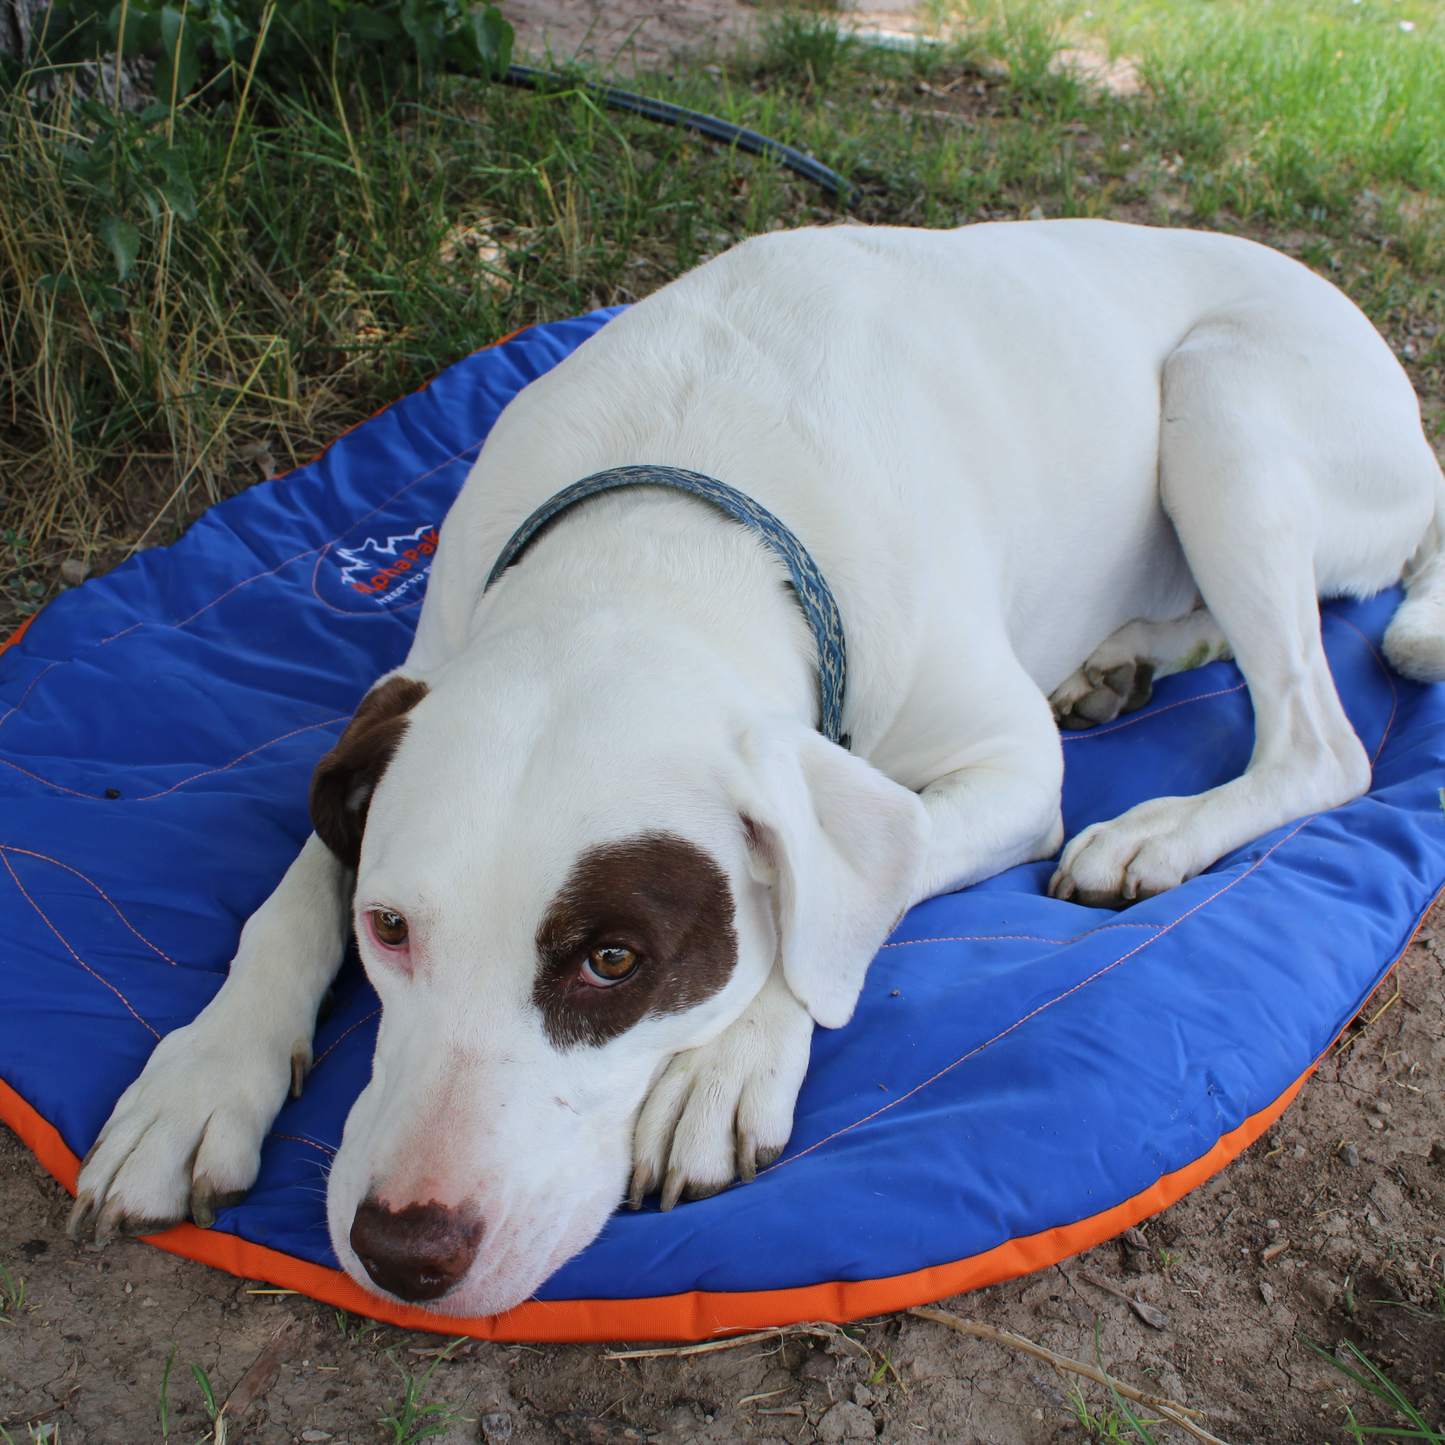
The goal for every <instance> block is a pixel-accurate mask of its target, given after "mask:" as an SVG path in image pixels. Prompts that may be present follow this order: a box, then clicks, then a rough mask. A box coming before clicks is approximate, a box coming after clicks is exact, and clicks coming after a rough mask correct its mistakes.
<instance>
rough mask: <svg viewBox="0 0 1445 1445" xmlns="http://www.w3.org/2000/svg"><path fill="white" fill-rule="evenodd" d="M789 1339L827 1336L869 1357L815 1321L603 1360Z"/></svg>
mask: <svg viewBox="0 0 1445 1445" xmlns="http://www.w3.org/2000/svg"><path fill="white" fill-rule="evenodd" d="M787 1335H827V1336H828V1338H829V1339H834V1340H837V1341H838V1342H839V1343H840V1344H842V1345H844V1346H845V1347H846V1348H847V1349H849V1350H852V1351H853V1352H854V1353H855V1354H859V1355H867V1354H868V1351H867V1349H866V1348H865V1347H864V1346H863V1345H860V1344H859V1343H858V1341H857V1340H855V1339H854V1338H853V1337H852V1336H851V1335H848V1334H845V1333H844V1332H843V1331H842V1330H840V1329H839V1328H838V1326H837V1325H835V1324H830V1323H829V1322H828V1321H827V1320H812V1321H810V1322H809V1323H807V1324H801V1325H783V1326H781V1327H779V1328H778V1329H775V1330H762V1331H761V1332H759V1333H758V1334H755V1335H733V1336H732V1337H731V1338H730V1339H726V1340H705V1341H704V1342H703V1343H702V1344H700V1345H667V1346H664V1347H662V1348H661V1349H656V1350H609V1351H608V1352H607V1353H606V1354H605V1355H603V1356H602V1358H603V1359H604V1360H660V1359H664V1358H672V1357H674V1356H680V1355H705V1354H708V1353H710V1352H711V1351H713V1350H731V1349H735V1348H736V1347H737V1346H738V1345H755V1344H757V1343H758V1342H759V1341H760V1340H774V1339H781V1338H783V1337H784V1336H787Z"/></svg>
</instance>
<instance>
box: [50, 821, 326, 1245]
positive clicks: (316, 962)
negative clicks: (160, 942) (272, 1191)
mask: <svg viewBox="0 0 1445 1445" xmlns="http://www.w3.org/2000/svg"><path fill="white" fill-rule="evenodd" d="M350 888H351V875H350V873H349V872H348V870H347V869H346V868H345V867H344V866H343V865H342V864H341V863H340V862H338V861H337V859H336V857H335V856H334V855H333V854H332V853H331V851H330V850H329V849H328V848H327V847H326V846H325V844H323V843H322V842H321V840H320V839H319V838H317V837H316V836H315V835H314V834H313V835H312V836H311V838H309V839H308V840H307V842H306V845H305V847H303V848H302V850H301V853H300V856H299V857H298V858H297V859H296V861H295V862H294V863H293V864H292V865H291V867H290V868H289V869H288V870H287V872H286V876H285V877H284V878H283V879H282V880H281V882H280V884H279V885H278V886H277V888H276V891H275V892H274V893H273V894H272V895H271V896H270V898H268V899H267V900H266V902H265V903H263V904H262V905H261V907H260V908H258V909H257V910H256V912H255V913H254V914H252V915H251V918H250V919H249V920H248V921H247V923H246V926H245V928H243V929H242V930H241V943H240V947H239V949H238V950H237V953H236V958H235V961H234V962H233V963H232V964H231V971H230V974H229V976H228V977H227V979H226V982H225V983H224V984H222V985H221V989H220V992H218V993H217V994H216V996H215V998H213V999H212V1000H211V1002H210V1003H209V1004H207V1005H206V1007H205V1008H204V1009H202V1010H201V1012H200V1014H199V1015H197V1017H196V1019H195V1020H194V1021H193V1022H192V1023H189V1024H187V1025H185V1027H183V1028H179V1029H176V1030H175V1031H174V1032H173V1033H170V1034H167V1035H166V1037H165V1038H163V1039H162V1040H161V1041H160V1043H159V1044H158V1045H157V1046H156V1049H155V1052H154V1053H153V1054H152V1055H151V1057H150V1061H149V1062H148V1063H147V1064H146V1066H145V1069H144V1071H143V1072H142V1073H141V1076H140V1077H139V1078H138V1079H137V1080H136V1081H135V1082H134V1083H133V1084H132V1085H131V1086H130V1088H128V1089H127V1090H126V1091H125V1093H124V1094H122V1095H121V1097H120V1100H119V1102H118V1103H117V1104H116V1106H115V1109H114V1111H113V1112H112V1114H111V1116H110V1119H109V1120H108V1121H107V1123H106V1125H105V1127H104V1128H103V1129H102V1130H101V1132H100V1137H99V1138H98V1139H97V1140H96V1142H95V1145H94V1147H93V1148H92V1149H91V1151H90V1153H89V1154H88V1155H87V1156H86V1159H85V1162H84V1164H83V1166H82V1168H81V1171H80V1176H79V1178H78V1179H77V1181H76V1200H75V1208H74V1209H73V1210H72V1211H71V1215H70V1224H69V1226H68V1228H69V1232H70V1234H71V1235H72V1236H73V1237H75V1238H88V1237H89V1236H90V1235H92V1234H94V1236H95V1238H96V1239H97V1240H98V1241H100V1242H102V1243H103V1242H104V1241H105V1240H107V1239H108V1238H110V1236H112V1235H113V1234H117V1233H120V1234H151V1233H154V1232H155V1231H157V1230H160V1229H165V1228H167V1227H168V1226H170V1225H172V1224H175V1223H177V1222H178V1221H180V1220H182V1219H184V1218H185V1217H186V1215H187V1214H190V1215H191V1216H192V1217H193V1218H194V1219H195V1221H196V1223H197V1224H199V1225H202V1226H206V1225H210V1224H211V1223H213V1222H214V1220H215V1217H216V1210H217V1208H219V1207H221V1206H223V1205H226V1204H233V1203H235V1202H237V1201H238V1200H239V1199H240V1198H241V1197H242V1196H243V1195H244V1194H245V1193H246V1191H247V1190H248V1189H249V1188H250V1187H251V1185H252V1184H253V1183H254V1182H255V1179H256V1174H257V1171H258V1170H259V1168H260V1164H261V1141H262V1139H263V1138H264V1137H265V1134H266V1131H267V1129H269V1128H270V1127H271V1121H272V1120H273V1119H274V1118H275V1117H276V1114H277V1111H278V1110H279V1109H280V1107H281V1104H282V1101H283V1100H284V1099H285V1097H286V1091H287V1088H288V1087H290V1088H291V1089H292V1090H293V1092H295V1093H298V1094H299V1093H300V1090H301V1084H302V1081H303V1080H304V1079H305V1077H306V1073H307V1071H308V1070H309V1069H310V1067H311V1035H312V1031H313V1029H314V1027H315V1022H316V1009H317V1006H318V1005H319V1003H320V1001H321V997H322V995H323V994H324V993H325V991H326V988H327V985H328V984H329V983H330V982H331V980H332V978H333V977H335V974H336V970H337V969H338V968H339V967H340V965H341V957H342V953H343V951H344V949H345V947H346V938H347V930H348V913H349V899H350Z"/></svg>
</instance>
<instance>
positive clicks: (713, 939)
mask: <svg viewBox="0 0 1445 1445" xmlns="http://www.w3.org/2000/svg"><path fill="white" fill-rule="evenodd" d="M619 951H622V952H624V953H628V954H631V955H633V956H634V958H635V965H634V966H633V967H632V968H631V970H630V971H629V972H627V973H626V974H625V976H623V977H621V978H620V979H619V980H618V981H617V982H615V983H610V984H608V985H607V986H599V985H598V984H597V983H595V982H589V981H588V979H589V976H590V977H592V978H597V977H602V978H605V977H606V976H607V975H608V974H609V973H613V972H618V971H620V970H621V969H622V968H624V967H625V966H626V961H625V960H623V959H620V958H619V956H618V954H619ZM537 952H538V954H539V955H540V957H541V971H540V972H539V973H538V975H537V982H536V985H535V987H534V988H533V990H532V998H533V1001H534V1002H535V1003H536V1005H537V1007H538V1008H539V1009H541V1010H542V1018H543V1021H544V1026H545V1028H546V1030H547V1036H548V1038H550V1039H551V1041H552V1043H553V1044H555V1045H556V1046H557V1047H558V1048H567V1047H570V1046H571V1045H574V1044H593V1045H596V1044H604V1043H606V1042H607V1041H608V1040H609V1039H615V1038H616V1037H617V1036H618V1035H619V1034H623V1033H626V1031H627V1030H628V1029H630V1028H631V1027H632V1026H633V1025H634V1024H636V1023H638V1022H639V1021H640V1020H641V1019H643V1018H646V1017H648V1016H649V1015H657V1014H668V1013H681V1012H682V1011H683V1010H685V1009H689V1008H692V1007H693V1006H694V1005H696V1004H699V1003H702V1002H703V1000H704V999H707V998H710V997H711V996H712V995H713V994H715V993H716V992H717V991H718V990H719V989H720V988H722V987H723V985H724V984H726V983H727V981H728V979H729V978H730V977H731V976H732V971H733V968H734V966H735V965H736V963H737V957H738V939H737V933H736V931H735V930H734V928H733V896H732V890H731V889H730V888H729V887H728V881H727V878H726V877H725V876H724V874H723V872H722V870H721V869H720V868H719V867H718V866H717V864H716V863H714V862H713V860H712V859H711V858H709V857H708V855H707V854H706V853H704V852H703V851H702V849H701V848H699V847H697V846H696V845H695V844H693V843H689V842H688V841H687V840H686V839H685V838H679V837H676V836H674V835H673V834H670V833H650V834H644V835H643V836H641V837H638V838H630V839H628V840H626V841H625V842H620V843H607V844H603V845H602V846H600V847H596V848H592V849H590V850H589V851H588V852H586V853H584V854H583V855H582V857H581V858H579V859H578V860H577V865H576V867H575V868H573V870H572V874H571V876H570V877H569V878H568V880H567V882H566V883H565V884H564V885H563V886H562V888H561V890H560V892H559V893H558V894H557V896H556V898H554V899H553V900H552V903H551V906H550V907H549V908H548V909H547V912H546V914H545V915H544V916H543V918H542V923H541V926H540V927H539V928H538V930H537ZM589 961H590V962H589Z"/></svg>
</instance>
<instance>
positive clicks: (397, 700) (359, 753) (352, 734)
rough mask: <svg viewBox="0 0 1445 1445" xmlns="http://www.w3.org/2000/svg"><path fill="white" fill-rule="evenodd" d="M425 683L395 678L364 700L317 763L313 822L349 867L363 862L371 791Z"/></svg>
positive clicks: (373, 690) (313, 786) (419, 698)
mask: <svg viewBox="0 0 1445 1445" xmlns="http://www.w3.org/2000/svg"><path fill="white" fill-rule="evenodd" d="M426 694H427V685H426V683H424V682H418V681H417V680H416V679H415V678H411V677H393V678H389V679H388V680H387V681H386V682H384V683H382V685H381V686H380V687H374V688H372V690H371V691H370V692H369V693H367V694H366V696H365V697H364V698H362V699H361V705H360V706H359V707H358V708H357V709H356V713H355V716H353V717H352V719H351V721H350V722H349V723H347V725H346V731H345V732H343V733H342V734H341V737H340V739H339V740H338V742H337V744H336V746H335V747H334V748H332V749H331V751H330V752H329V753H327V754H326V756H325V757H323V758H322V759H321V761H320V762H319V763H317V764H316V771H315V773H314V774H312V777H311V826H312V827H313V828H315V829H316V836H317V837H318V838H320V839H321V841H322V842H323V843H325V844H326V846H327V847H328V848H330V849H331V851H332V852H333V853H335V854H336V856H337V857H338V858H339V859H340V860H341V861H342V862H343V863H345V864H346V866H347V867H348V868H353V869H354V868H355V867H356V866H357V865H358V864H359V863H360V862H361V835H362V833H363V832H364V831H365V828H366V812H367V809H368V808H369V807H370V806H371V795H372V794H373V793H374V792H375V791H376V785H377V783H379V782H380V781H381V775H382V774H383V773H384V772H385V771H386V765H387V764H388V763H389V762H390V761H391V757H392V754H393V753H394V752H395V751H396V748H397V744H398V743H400V742H401V739H402V734H403V733H405V732H406V725H407V717H406V714H407V713H409V712H410V711H411V710H412V708H414V707H415V706H416V705H417V703H419V702H420V701H421V700H422V698H424V697H425V696H426Z"/></svg>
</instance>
